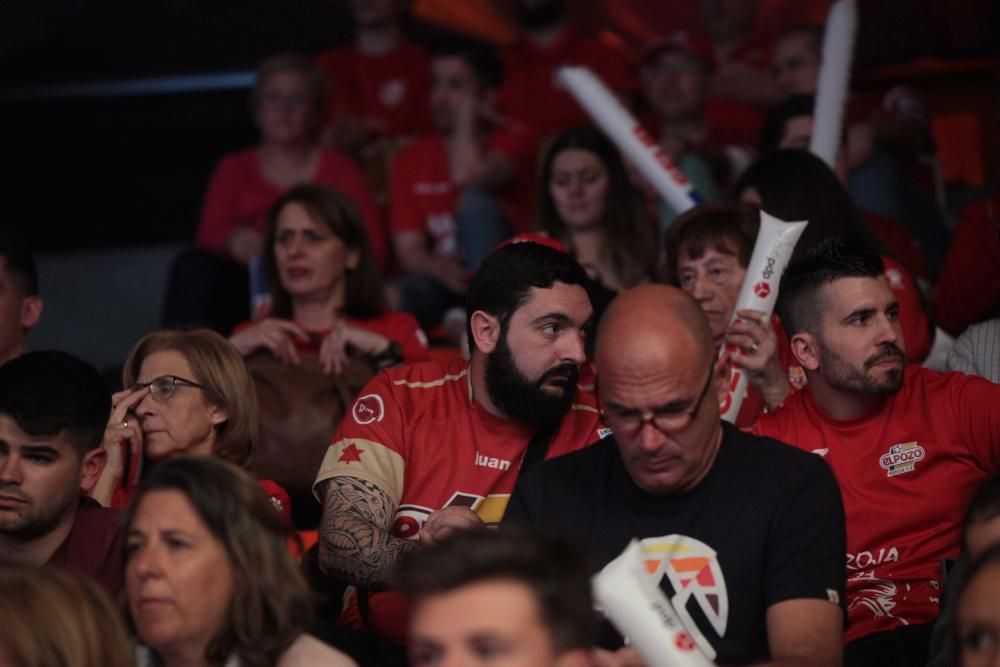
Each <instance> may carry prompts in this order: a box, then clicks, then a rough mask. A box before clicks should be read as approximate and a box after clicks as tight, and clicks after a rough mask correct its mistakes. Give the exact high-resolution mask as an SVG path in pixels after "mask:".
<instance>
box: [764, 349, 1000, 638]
mask: <svg viewBox="0 0 1000 667" xmlns="http://www.w3.org/2000/svg"><path fill="white" fill-rule="evenodd" d="M998 405H1000V385H995V384H992V383H990V382H988V381H987V380H984V379H983V378H979V377H975V376H970V375H964V374H962V373H938V372H935V371H931V370H927V369H925V368H923V367H920V366H914V365H910V366H907V367H906V370H905V372H904V376H903V386H902V389H900V391H899V392H898V393H896V394H894V395H893V396H890V397H888V398H887V399H886V401H885V403H884V405H883V406H882V408H881V409H880V410H879V411H878V412H876V413H875V414H873V415H870V416H868V417H865V418H863V419H858V420H855V421H846V422H844V421H835V420H833V419H831V418H830V417H829V416H827V415H826V414H825V413H823V412H822V411H821V410H820V409H819V407H817V406H816V404H815V403H814V402H813V399H812V393H811V392H810V391H808V390H806V391H800V392H797V393H795V394H793V395H792V396H790V397H789V399H788V400H787V401H785V405H784V407H782V408H781V409H779V410H777V411H776V412H774V413H772V414H770V415H765V416H763V417H761V418H760V421H758V422H757V424H756V426H754V428H753V432H754V433H756V434H758V435H767V436H771V437H773V438H777V439H778V440H782V441H784V442H787V443H789V444H792V445H795V446H797V447H799V448H800V449H804V450H806V451H811V452H813V453H816V454H819V455H820V456H822V457H823V458H825V459H826V462H827V463H828V464H830V467H831V468H832V469H833V473H834V475H835V476H836V478H837V481H838V483H839V484H840V492H841V494H842V496H843V499H844V510H845V512H846V517H847V550H848V553H847V603H848V625H847V630H846V634H845V641H847V642H850V641H853V640H855V639H859V638H861V637H864V636H866V635H870V634H873V633H876V632H882V631H886V630H892V629H895V628H898V627H900V626H902V625H911V624H918V623H931V622H933V621H934V619H935V618H937V616H938V612H939V600H940V596H941V572H942V570H941V566H942V561H943V560H945V559H954V558H957V557H958V553H959V544H960V540H961V523H962V516H963V514H964V512H965V508H966V506H967V505H968V502H969V499H970V497H971V496H972V493H973V492H974V491H975V490H976V487H977V486H978V485H979V484H980V482H982V481H983V479H985V478H986V476H987V475H989V473H990V472H992V471H993V470H996V469H997V466H1000V411H998V410H997V406H998Z"/></svg>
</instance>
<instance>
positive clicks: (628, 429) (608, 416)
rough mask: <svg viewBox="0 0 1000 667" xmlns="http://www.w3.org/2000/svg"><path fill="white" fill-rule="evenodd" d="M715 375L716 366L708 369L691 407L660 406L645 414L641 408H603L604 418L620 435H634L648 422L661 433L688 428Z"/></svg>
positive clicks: (699, 408)
mask: <svg viewBox="0 0 1000 667" xmlns="http://www.w3.org/2000/svg"><path fill="white" fill-rule="evenodd" d="M714 376H715V369H714V367H712V368H709V369H708V377H707V378H705V386H704V387H703V388H702V390H701V393H700V394H698V398H697V400H696V401H695V403H694V405H693V406H692V407H691V408H690V409H686V410H678V409H675V408H669V407H668V408H660V409H658V410H653V411H652V413H651V414H649V415H648V416H647V415H644V414H643V413H642V412H641V411H639V410H629V409H615V408H612V409H605V410H603V411H602V412H603V414H604V420H605V421H606V422H607V424H608V426H610V427H611V430H612V431H614V432H615V433H617V434H620V435H633V434H635V433H638V432H639V431H640V430H642V427H643V426H645V425H646V424H652V425H653V428H655V429H656V430H657V431H659V432H660V433H664V434H666V433H676V432H677V431H681V430H683V429H685V428H687V427H688V426H689V425H690V424H691V422H692V421H694V418H695V417H696V416H697V415H698V412H699V411H700V410H701V404H702V403H703V402H704V401H705V396H707V395H708V389H709V387H711V386H712V378H713V377H714Z"/></svg>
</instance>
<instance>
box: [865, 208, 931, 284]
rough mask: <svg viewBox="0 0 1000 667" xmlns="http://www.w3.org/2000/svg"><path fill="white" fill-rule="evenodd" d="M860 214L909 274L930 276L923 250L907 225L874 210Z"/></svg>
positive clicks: (922, 276)
mask: <svg viewBox="0 0 1000 667" xmlns="http://www.w3.org/2000/svg"><path fill="white" fill-rule="evenodd" d="M861 214H862V215H863V216H864V218H865V222H867V223H868V226H869V227H870V228H871V230H872V233H873V234H875V237H876V238H878V240H879V241H881V242H882V245H884V246H885V248H886V250H888V251H889V252H891V253H892V256H893V257H897V258H899V263H900V264H902V265H903V266H904V267H905V268H906V270H907V271H908V272H909V273H910V275H913V276H916V277H918V278H923V279H924V280H927V279H929V278H930V275H931V272H930V269H929V268H928V266H927V260H926V259H925V258H924V251H923V249H922V248H921V247H920V241H918V240H917V237H916V236H915V235H914V233H913V232H912V231H910V229H909V227H907V226H906V225H903V224H901V223H898V222H896V221H895V220H893V219H892V218H888V217H886V216H884V215H881V214H879V213H876V212H874V211H865V210H862V211H861Z"/></svg>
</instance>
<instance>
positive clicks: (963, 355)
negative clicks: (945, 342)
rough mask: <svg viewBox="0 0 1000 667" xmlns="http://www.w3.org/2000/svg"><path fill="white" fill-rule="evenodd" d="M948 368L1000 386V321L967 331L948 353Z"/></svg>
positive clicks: (982, 324) (987, 321)
mask: <svg viewBox="0 0 1000 667" xmlns="http://www.w3.org/2000/svg"><path fill="white" fill-rule="evenodd" d="M947 367H948V370H949V371H960V372H962V373H968V374H969V375H978V376H979V377H984V378H986V379H987V380H989V381H990V382H993V383H994V384H1000V319H993V320H986V321H985V322H980V323H979V324H973V325H972V326H971V327H969V328H968V329H966V330H965V333H963V334H962V335H961V336H959V337H958V340H956V341H955V345H954V346H952V348H951V350H950V351H949V352H948V362H947Z"/></svg>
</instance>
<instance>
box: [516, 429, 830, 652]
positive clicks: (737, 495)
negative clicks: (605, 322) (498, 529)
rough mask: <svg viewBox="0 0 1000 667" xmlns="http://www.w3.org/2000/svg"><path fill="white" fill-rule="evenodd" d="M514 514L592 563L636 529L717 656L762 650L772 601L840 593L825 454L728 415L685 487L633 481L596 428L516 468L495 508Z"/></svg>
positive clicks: (600, 563)
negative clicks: (664, 488) (655, 487)
mask: <svg viewBox="0 0 1000 667" xmlns="http://www.w3.org/2000/svg"><path fill="white" fill-rule="evenodd" d="M515 522H520V523H528V524H531V525H533V526H536V527H542V528H544V529H545V530H547V531H551V532H554V533H558V534H561V535H563V536H564V537H566V538H568V539H570V540H573V541H575V542H577V543H578V544H580V545H581V546H582V547H583V548H585V549H587V550H588V552H589V554H590V557H591V561H592V565H593V566H594V570H595V571H597V570H600V569H601V568H602V567H604V565H606V564H607V563H608V562H609V561H611V560H612V559H614V558H615V557H616V556H618V555H619V554H620V553H621V552H622V550H623V549H624V548H625V547H626V546H627V545H628V542H629V541H630V540H631V539H632V538H638V539H640V540H641V544H642V547H643V550H644V556H645V558H646V564H647V567H648V568H649V570H650V572H652V573H654V574H655V573H659V575H661V576H662V578H661V579H660V586H661V587H662V588H663V590H664V592H665V593H666V595H667V598H668V599H670V600H671V602H673V604H674V607H675V608H676V609H677V612H678V615H680V616H681V618H682V620H684V623H685V625H686V626H687V628H688V631H689V632H690V634H692V636H694V637H695V639H696V640H697V642H698V643H699V645H701V646H702V647H703V650H704V648H705V643H706V642H707V644H710V645H711V649H710V650H709V651H706V652H707V653H708V655H709V657H710V658H711V659H713V660H714V661H716V662H720V663H727V664H738V663H744V662H751V661H754V660H761V659H767V658H768V657H769V653H768V647H767V627H766V616H765V614H766V611H767V608H768V607H769V606H771V605H772V604H775V603H777V602H781V601H783V600H791V599H799V598H819V599H824V600H831V601H832V602H837V603H839V604H841V605H842V601H843V600H844V599H845V592H844V586H845V577H846V570H845V561H844V554H845V553H846V545H845V541H846V537H845V529H844V508H843V504H842V502H841V498H840V491H839V489H838V487H837V482H836V480H835V479H834V477H833V473H832V472H831V471H830V469H829V467H828V466H827V464H826V462H824V461H823V459H822V458H820V457H819V456H816V455H815V454H809V453H806V452H803V451H800V450H798V449H795V448H793V447H789V446H788V445H785V444H782V443H780V442H778V441H776V440H772V439H770V438H760V437H756V436H753V435H750V434H747V433H743V432H742V431H740V430H738V429H736V428H735V427H733V426H731V425H729V424H723V438H722V444H721V446H720V448H719V453H718V455H717V457H716V459H715V462H714V463H713V465H712V469H711V470H710V471H709V473H708V475H706V477H705V479H704V480H702V481H701V483H699V484H698V486H696V487H695V488H694V489H692V490H691V491H689V492H687V493H684V494H681V495H677V496H658V495H652V494H649V493H646V492H644V491H642V490H641V489H640V488H639V487H638V486H636V485H635V483H634V482H633V481H632V478H631V477H630V476H629V474H628V471H627V470H626V469H625V466H624V464H623V463H622V459H621V456H620V455H619V452H618V445H617V443H616V442H615V440H614V438H613V437H608V438H605V439H604V440H602V441H601V442H599V443H597V444H595V445H592V446H590V447H587V448H584V449H582V450H579V451H577V452H573V453H572V454H567V455H566V456H561V457H558V458H555V459H552V460H551V461H546V462H544V463H539V464H538V465H536V466H534V467H533V468H532V469H531V470H528V471H526V472H525V473H524V474H523V475H521V477H520V479H519V480H518V484H517V488H516V489H515V490H514V494H513V496H512V497H511V500H510V504H509V505H508V508H507V512H506V515H505V516H504V523H515ZM692 624H694V625H695V626H696V627H692ZM699 635H700V636H699ZM615 641H617V643H618V645H620V643H621V639H620V638H617V637H615V639H614V640H611V641H610V642H609V641H607V640H605V641H602V643H603V644H605V645H607V646H608V647H609V648H613V647H614V642H615ZM712 649H714V651H715V652H716V653H717V655H714V656H713V655H711V650H712Z"/></svg>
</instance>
